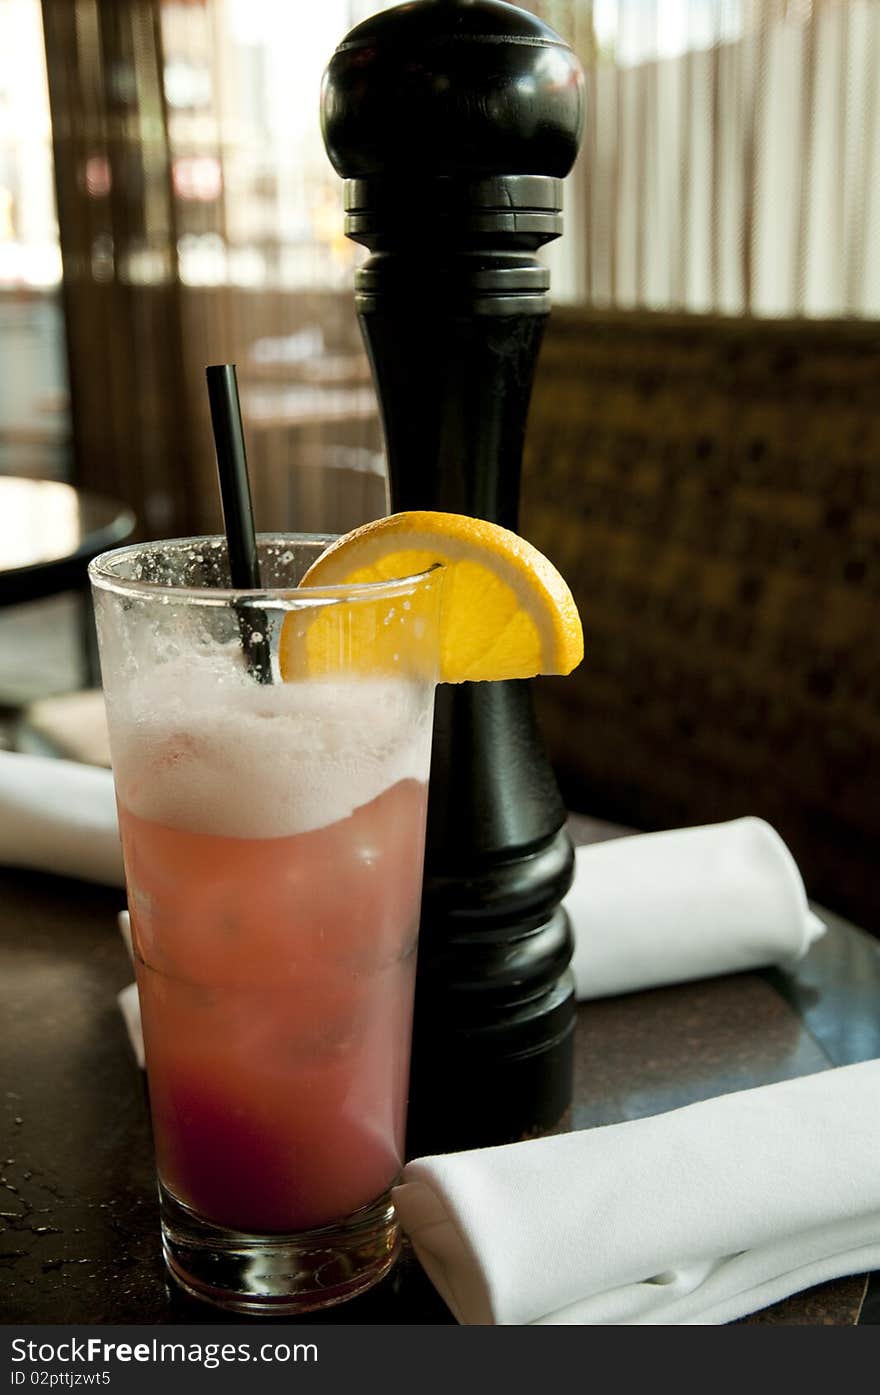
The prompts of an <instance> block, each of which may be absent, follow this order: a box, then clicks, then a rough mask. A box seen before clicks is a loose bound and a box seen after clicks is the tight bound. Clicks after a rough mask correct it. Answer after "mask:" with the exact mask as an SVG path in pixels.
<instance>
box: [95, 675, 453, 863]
mask: <svg viewBox="0 0 880 1395" xmlns="http://www.w3.org/2000/svg"><path fill="white" fill-rule="evenodd" d="M110 718H111V745H112V752H113V768H114V774H115V777H116V785H117V792H118V795H119V798H120V801H121V802H122V803H123V804H124V805H125V806H126V808H128V809H130V810H131V811H132V812H133V813H134V814H137V815H139V816H140V817H141V818H145V819H152V820H155V821H157V822H159V823H163V824H166V825H168V826H170V827H175V828H186V829H190V830H192V831H194V832H201V833H214V834H224V835H226V836H230V837H239V838H273V837H284V836H289V835H290V834H294V833H305V832H308V831H310V830H311V829H316V828H323V827H325V826H326V825H327V824H330V823H335V822H336V821H337V820H338V819H343V818H347V817H348V816H349V815H350V814H351V813H352V812H353V811H354V810H355V809H357V808H359V807H360V806H361V805H364V804H368V803H369V802H370V801H371V800H372V799H375V798H376V797H377V796H378V795H379V794H381V793H382V792H383V790H385V789H389V788H390V787H391V786H392V785H394V784H396V783H397V781H398V780H403V779H407V778H412V779H417V780H422V781H424V780H427V778H428V763H429V758H430V742H431V701H430V693H429V691H428V690H427V688H426V687H425V686H424V685H420V684H416V683H414V682H413V681H412V680H409V679H403V678H401V679H396V678H359V679H351V678H346V679H345V680H344V681H343V680H336V679H327V678H323V679H312V680H307V681H299V682H295V683H277V684H273V685H271V686H265V687H261V686H260V685H258V684H256V683H254V682H253V680H252V679H251V678H249V677H247V676H246V675H236V674H230V670H229V667H228V665H227V666H226V667H225V668H222V669H221V668H219V667H218V663H217V659H216V656H215V658H214V659H213V660H211V659H208V658H202V659H200V660H194V659H193V657H192V656H190V657H189V658H187V660H186V662H185V663H184V661H183V660H173V661H170V662H169V663H167V664H164V665H162V667H161V668H159V669H157V670H155V671H154V672H153V673H151V674H150V675H149V677H148V678H147V679H144V678H143V676H141V679H140V681H139V682H138V683H136V684H133V685H132V686H131V688H130V690H129V691H128V692H126V693H123V694H117V695H116V696H115V698H114V700H113V702H112V703H111V705H110Z"/></svg>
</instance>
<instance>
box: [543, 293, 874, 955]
mask: <svg viewBox="0 0 880 1395" xmlns="http://www.w3.org/2000/svg"><path fill="white" fill-rule="evenodd" d="M878 383H880V327H878V326H877V325H874V324H858V323H855V322H827V321H826V322H816V321H813V322H804V321H800V322H790V323H787V322H780V321H776V322H770V321H760V320H731V319H723V320H722V319H711V318H708V317H704V318H699V317H695V316H667V315H643V314H642V315H640V314H605V315H603V314H598V313H591V312H588V311H580V310H571V309H568V310H565V311H557V312H556V313H555V314H554V316H553V317H552V319H551V322H550V327H549V329H548V332H547V337H546V340H545V345H544V349H543V353H542V358H541V363H540V368H539V373H538V379H537V383H536V387H535V393H534V398H533V403H532V412H531V418H530V428H529V435H528V446H527V459H526V470H525V496H524V526H525V532H526V533H527V534H528V536H529V537H530V538H532V540H533V541H534V542H536V543H537V545H538V546H539V547H541V548H542V549H543V550H545V551H546V552H547V553H548V554H549V555H550V556H551V557H552V558H553V559H554V561H555V562H556V563H557V565H558V566H559V567H560V569H561V570H562V572H563V573H564V575H565V576H566V577H567V578H568V580H569V581H570V583H571V585H572V588H573V590H574V593H575V596H576V599H577V601H578V605H579V608H580V610H581V614H582V616H583V619H584V627H585V632H586V658H585V661H584V664H583V665H582V667H581V668H580V669H579V670H578V671H577V672H576V673H575V674H574V675H573V676H572V677H570V678H566V679H564V680H556V681H552V680H544V681H543V683H542V684H541V685H540V711H541V715H542V718H543V721H544V726H545V731H546V734H547V739H548V742H549V745H550V749H551V753H552V756H553V758H554V760H555V762H556V765H557V769H558V772H559V774H560V778H561V781H562V785H563V789H564V792H565V794H566V796H567V798H568V801H569V803H570V805H571V806H572V807H573V808H576V809H582V810H589V812H591V813H593V814H602V815H605V816H606V817H608V818H611V819H614V820H617V821H619V822H621V823H627V824H631V825H634V826H636V827H638V828H645V829H651V828H664V827H671V826H677V825H686V824H692V823H705V822H711V821H713V820H717V819H727V818H734V817H737V816H739V815H742V814H750V813H751V814H760V815H762V816H763V817H764V818H766V819H768V820H769V821H770V822H771V823H773V824H774V825H775V826H776V827H777V828H778V829H779V831H780V832H781V833H782V835H783V837H784V838H785V839H786V841H787V842H788V843H789V845H790V846H791V848H792V851H793V852H794V854H795V857H796V858H797V859H798V861H799V862H800V865H801V867H802V868H803V869H804V872H805V876H806V879H807V883H808V888H809V891H810V892H811V894H812V895H814V896H816V897H817V898H819V899H820V900H823V901H824V902H825V903H826V904H828V905H830V906H832V907H835V908H836V909H838V910H840V911H842V912H843V913H846V914H849V915H851V916H852V917H854V918H855V919H857V920H858V921H860V923H862V924H864V925H865V926H866V927H871V928H873V929H874V930H875V931H880V878H878V875H877V854H878V848H880V800H878V798H877V789H878V787H880V644H878V627H880V464H878V462H880V396H878V392H877V385H878Z"/></svg>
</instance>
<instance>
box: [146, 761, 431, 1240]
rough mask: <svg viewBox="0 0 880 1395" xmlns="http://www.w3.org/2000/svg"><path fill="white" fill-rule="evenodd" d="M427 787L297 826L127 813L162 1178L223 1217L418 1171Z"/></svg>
mask: <svg viewBox="0 0 880 1395" xmlns="http://www.w3.org/2000/svg"><path fill="white" fill-rule="evenodd" d="M425 793H426V792H425V787H424V785H422V784H419V783H418V782H416V781H415V780H402V781H399V782H398V783H397V784H396V785H395V786H394V787H393V788H392V789H389V790H386V791H385V792H384V793H383V794H381V795H379V796H378V797H377V798H376V799H373V800H372V801H371V802H370V803H369V804H366V805H364V806H362V807H361V808H359V809H357V810H356V811H355V812H354V813H353V814H352V815H351V816H350V817H349V818H346V819H340V820H339V821H338V822H336V823H334V824H331V825H330V826H329V827H326V828H322V829H317V830H314V831H312V832H309V833H301V834H296V835H294V836H292V837H286V838H285V837H281V838H229V837H222V836H217V835H212V834H200V833H194V832H191V831H189V830H182V829H174V828H167V827H163V826H162V825H161V824H158V823H152V822H148V821H145V820H143V819H139V818H138V817H137V816H136V815H134V814H132V813H130V812H129V811H128V810H127V809H124V808H120V822H121V828H122V837H123V846H124V849H125V860H126V868H127V871H128V879H129V887H130V892H131V899H132V908H133V916H132V930H133V937H134V943H135V947H136V952H137V976H138V988H139V992H140V1000H141V1011H142V1015H143V1023H144V1036H145V1042H146V1049H147V1054H148V1061H149V1078H150V1104H151V1109H152V1115H153V1130H154V1135H155V1142H156V1155H157V1160H158V1166H159V1173H160V1176H161V1177H162V1180H163V1181H164V1183H165V1185H166V1187H168V1188H169V1190H170V1191H171V1192H173V1193H174V1195H175V1196H176V1197H177V1198H178V1199H179V1200H180V1201H183V1202H185V1203H186V1204H187V1205H188V1206H190V1207H192V1208H193V1209H194V1210H195V1211H198V1212H199V1213H200V1214H201V1215H203V1216H206V1217H208V1218H210V1219H211V1220H213V1221H215V1222H217V1223H218V1224H221V1225H224V1226H228V1227H230V1228H233V1229H237V1230H254V1231H261V1232H265V1231H293V1230H303V1229H308V1228H310V1227H312V1226H318V1225H323V1224H325V1223H326V1222H328V1221H331V1220H333V1219H334V1218H337V1217H340V1216H346V1215H349V1214H350V1213H351V1212H353V1211H355V1210H357V1208H358V1207H360V1206H363V1205H366V1204H367V1203H368V1202H370V1201H371V1200H373V1198H375V1197H377V1196H379V1195H381V1193H382V1192H383V1191H385V1190H386V1188H387V1187H389V1186H390V1185H391V1183H392V1182H393V1180H394V1178H395V1176H396V1175H397V1173H398V1172H399V1170H400V1167H401V1163H402V1157H403V1136H404V1125H405V1117H406V1092H407V1079H408V1073H409V1042H410V1033H411V1013H412V997H413V976H414V972H415V952H416V935H417V931H418V914H419V890H420V878H421V851H422V843H423V824H424V810H425Z"/></svg>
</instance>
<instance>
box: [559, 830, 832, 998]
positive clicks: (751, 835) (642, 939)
mask: <svg viewBox="0 0 880 1395" xmlns="http://www.w3.org/2000/svg"><path fill="white" fill-rule="evenodd" d="M575 857H576V862H575V867H576V871H575V879H574V883H573V885H572V888H571V891H570V892H569V893H568V896H567V897H566V898H565V907H566V910H567V911H568V914H569V918H570V920H571V924H572V929H573V931H574V940H575V952H574V958H573V960H572V970H573V972H574V977H575V983H576V985H577V995H578V997H579V998H601V997H606V996H610V995H611V994H614V993H628V992H631V991H632V990H633V989H639V988H653V987H656V986H657V985H659V984H663V983H684V982H686V981H687V980H688V979H695V978H706V977H708V976H709V975H712V974H726V973H737V972H740V971H742V970H745V969H755V968H760V967H763V966H765V965H768V964H781V963H786V962H792V961H794V960H797V959H800V958H801V956H802V955H804V954H805V953H806V951H807V950H808V949H809V947H810V945H811V944H812V943H813V941H814V940H816V939H818V937H819V936H820V935H822V934H824V932H825V926H824V925H823V923H822V921H821V920H820V919H819V917H818V916H816V915H814V914H813V912H812V911H811V910H810V908H809V906H808V905H807V897H806V892H805V891H804V884H803V882H802V880H801V875H800V872H799V871H798V869H797V864H796V863H795V860H794V858H793V857H792V855H791V853H790V852H789V850H788V848H787V847H786V845H785V843H784V842H783V841H782V839H781V838H780V836H779V834H778V833H777V832H776V830H775V829H773V828H771V827H770V825H769V824H768V823H765V822H764V820H763V819H755V818H744V819H734V820H733V821H732V822H730V823H718V824H708V825H706V826H705V827H702V828H681V829H673V830H671V831H670V832H668V833H641V834H638V835H636V836H634V837H630V838H615V839H613V840H612V841H610V842H607V843H596V844H593V845H591V846H587V847H582V848H578V849H577V852H576V854H575Z"/></svg>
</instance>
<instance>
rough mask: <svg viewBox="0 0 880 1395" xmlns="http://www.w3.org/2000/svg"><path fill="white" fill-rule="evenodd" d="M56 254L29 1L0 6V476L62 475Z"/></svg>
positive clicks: (39, 41) (41, 73) (37, 33)
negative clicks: (0, 474)
mask: <svg viewBox="0 0 880 1395" xmlns="http://www.w3.org/2000/svg"><path fill="white" fill-rule="evenodd" d="M60 283H61V251H60V248H59V244H58V221H57V217H56V213H55V191H54V187H53V170H52V129H51V124H50V120H49V97H48V92H47V87H46V57H45V51H44V48H43V31H42V24H41V19H40V4H39V0H0V473H2V474H19V475H32V476H43V477H46V478H54V479H63V478H65V477H66V476H67V474H68V473H69V435H70V423H69V411H68V394H67V371H66V366H65V356H64V321H63V315H62V310H61V302H60V293H59V287H60Z"/></svg>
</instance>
